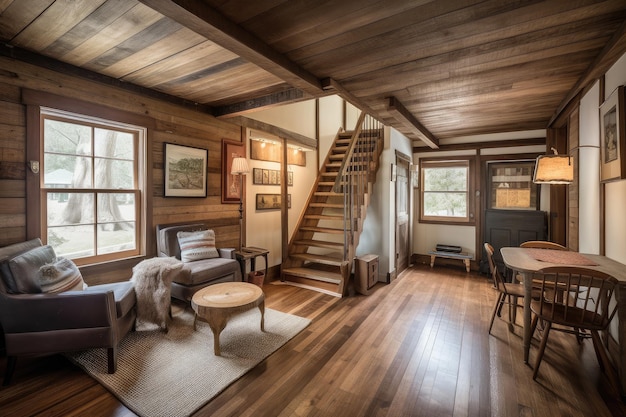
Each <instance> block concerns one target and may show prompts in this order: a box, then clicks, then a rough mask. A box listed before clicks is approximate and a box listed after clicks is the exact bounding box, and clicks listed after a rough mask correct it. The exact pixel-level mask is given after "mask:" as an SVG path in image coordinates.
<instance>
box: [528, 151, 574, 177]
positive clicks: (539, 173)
mask: <svg viewBox="0 0 626 417" xmlns="http://www.w3.org/2000/svg"><path fill="white" fill-rule="evenodd" d="M551 149H552V151H553V152H554V155H540V156H538V157H537V163H536V164H535V175H534V176H533V182H534V183H535V184H571V183H572V182H573V181H574V161H573V160H572V157H571V156H569V155H559V153H558V152H557V151H556V149H554V148H551Z"/></svg>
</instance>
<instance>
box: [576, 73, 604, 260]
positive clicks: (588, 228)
mask: <svg viewBox="0 0 626 417" xmlns="http://www.w3.org/2000/svg"><path fill="white" fill-rule="evenodd" d="M599 94H600V84H599V83H595V85H594V86H593V88H592V89H591V90H589V92H588V93H587V94H585V96H584V97H583V98H582V100H581V101H580V108H579V113H578V119H579V120H578V121H579V126H580V134H579V135H580V139H579V144H580V146H581V148H580V149H579V152H580V153H579V155H580V156H579V158H578V161H579V165H578V183H579V190H578V195H579V201H578V206H579V220H578V236H579V242H578V250H579V251H580V252H583V253H594V254H598V253H600V149H599V148H593V147H585V146H599V145H600V121H599V120H600V119H599V110H598V97H599Z"/></svg>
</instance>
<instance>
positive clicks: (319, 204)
mask: <svg viewBox="0 0 626 417" xmlns="http://www.w3.org/2000/svg"><path fill="white" fill-rule="evenodd" d="M309 207H321V208H338V209H343V204H339V203H337V204H335V203H311V204H309Z"/></svg>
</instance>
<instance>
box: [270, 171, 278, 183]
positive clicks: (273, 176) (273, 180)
mask: <svg viewBox="0 0 626 417" xmlns="http://www.w3.org/2000/svg"><path fill="white" fill-rule="evenodd" d="M276 172H277V171H276V170H274V169H272V170H270V185H276V184H278V180H277V179H276V177H278V175H276Z"/></svg>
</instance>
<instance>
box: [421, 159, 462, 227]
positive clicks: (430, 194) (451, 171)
mask: <svg viewBox="0 0 626 417" xmlns="http://www.w3.org/2000/svg"><path fill="white" fill-rule="evenodd" d="M421 178H422V184H421V197H422V198H421V220H433V221H451V222H468V221H469V219H470V214H469V207H470V205H469V163H468V161H445V162H442V161H432V162H431V161H428V162H423V163H422V172H421Z"/></svg>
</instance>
